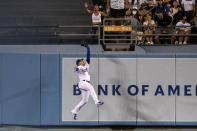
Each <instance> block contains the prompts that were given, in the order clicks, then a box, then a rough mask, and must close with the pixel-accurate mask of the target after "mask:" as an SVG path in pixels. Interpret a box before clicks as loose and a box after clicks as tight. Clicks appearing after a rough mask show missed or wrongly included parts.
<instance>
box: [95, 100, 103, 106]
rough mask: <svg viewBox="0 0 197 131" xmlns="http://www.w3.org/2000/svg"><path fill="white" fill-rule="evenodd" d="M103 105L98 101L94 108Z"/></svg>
mask: <svg viewBox="0 0 197 131" xmlns="http://www.w3.org/2000/svg"><path fill="white" fill-rule="evenodd" d="M103 104H104V102H102V101H98V102H97V104H96V106H97V107H99V106H100V105H103Z"/></svg>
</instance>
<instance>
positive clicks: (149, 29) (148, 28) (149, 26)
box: [143, 14, 156, 45]
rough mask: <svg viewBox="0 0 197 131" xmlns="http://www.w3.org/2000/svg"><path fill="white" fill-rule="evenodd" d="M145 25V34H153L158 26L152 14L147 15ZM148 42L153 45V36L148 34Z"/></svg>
mask: <svg viewBox="0 0 197 131" xmlns="http://www.w3.org/2000/svg"><path fill="white" fill-rule="evenodd" d="M143 26H144V30H145V31H144V34H153V31H154V27H155V26H156V24H155V21H154V20H153V19H152V16H151V15H150V14H147V15H146V21H144V23H143ZM145 38H146V41H147V44H151V45H153V36H146V37H145Z"/></svg>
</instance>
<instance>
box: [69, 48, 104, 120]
mask: <svg viewBox="0 0 197 131" xmlns="http://www.w3.org/2000/svg"><path fill="white" fill-rule="evenodd" d="M82 46H84V47H86V48H87V59H86V62H84V61H83V59H78V60H77V61H76V65H77V66H76V67H75V68H74V71H76V72H77V74H78V77H79V83H78V87H79V88H80V90H81V93H82V99H81V101H80V102H79V104H78V105H77V106H76V107H75V108H74V109H73V110H72V111H71V112H72V114H73V119H74V120H77V114H78V113H79V111H80V109H81V108H82V107H83V106H84V105H85V104H86V103H87V102H88V99H89V95H91V97H92V98H93V100H94V102H95V104H96V105H97V107H98V106H99V105H102V104H104V102H102V101H99V100H98V97H97V95H96V92H95V90H94V87H93V86H92V85H91V84H90V73H89V64H90V47H89V46H88V45H86V44H83V45H82Z"/></svg>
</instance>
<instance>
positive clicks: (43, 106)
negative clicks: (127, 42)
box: [0, 52, 197, 126]
mask: <svg viewBox="0 0 197 131" xmlns="http://www.w3.org/2000/svg"><path fill="white" fill-rule="evenodd" d="M84 56H85V54H84V53H78V54H70V53H69V54H67V53H61V54H52V53H51V54H47V53H44V54H42V53H40V54H39V53H36V54H20V53H17V54H15V53H9V54H6V53H2V54H0V72H1V73H0V112H1V113H0V123H1V124H14V125H37V126H43V125H57V126H62V125H82V126H84V125H197V111H196V104H197V102H196V97H197V96H196V95H197V87H196V85H197V81H196V74H197V68H196V65H197V55H196V54H184V55H183V54H143V55H137V54H121V55H117V54H107V53H100V52H99V53H96V52H93V55H92V60H91V67H90V71H91V72H90V74H91V82H92V84H93V85H94V87H95V90H96V92H98V94H99V99H101V100H103V101H104V102H105V104H104V105H103V106H101V107H99V108H96V107H95V105H94V103H93V101H92V99H91V97H90V100H89V103H88V104H87V105H86V106H85V107H84V108H83V109H82V110H81V112H80V114H79V119H78V120H77V121H73V119H72V115H71V113H70V111H71V110H72V108H73V107H74V106H75V105H76V104H77V103H78V102H79V101H80V99H81V96H80V95H79V94H80V91H79V90H78V89H77V88H76V86H75V85H76V83H77V75H76V73H75V72H73V66H74V65H75V60H76V59H77V58H81V57H84Z"/></svg>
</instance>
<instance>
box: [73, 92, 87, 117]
mask: <svg viewBox="0 0 197 131" xmlns="http://www.w3.org/2000/svg"><path fill="white" fill-rule="evenodd" d="M81 95H82V99H81V101H80V102H79V104H77V106H76V107H75V108H74V109H73V110H72V113H73V114H77V113H78V112H79V111H80V109H81V108H82V107H83V106H84V105H85V104H86V103H87V102H88V99H89V96H90V91H85V90H81Z"/></svg>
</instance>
